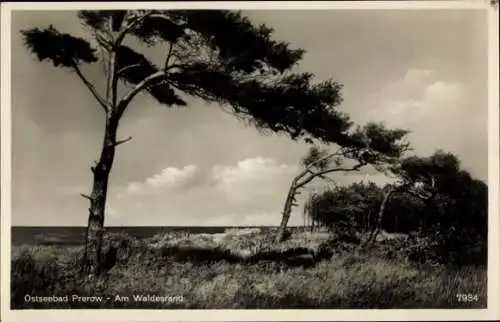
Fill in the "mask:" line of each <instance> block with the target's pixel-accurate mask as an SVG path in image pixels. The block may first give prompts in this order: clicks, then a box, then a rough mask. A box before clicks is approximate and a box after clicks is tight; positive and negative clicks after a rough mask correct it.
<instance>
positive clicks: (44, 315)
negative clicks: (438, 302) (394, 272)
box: [0, 0, 500, 322]
mask: <svg viewBox="0 0 500 322" xmlns="http://www.w3.org/2000/svg"><path fill="white" fill-rule="evenodd" d="M1 6H2V7H1V8H2V11H1V20H0V21H1V26H2V27H1V39H2V44H3V46H1V76H2V78H1V134H2V136H1V188H2V190H1V191H2V195H1V196H2V198H1V214H2V216H1V263H2V267H1V289H0V290H1V295H2V296H1V311H0V312H1V320H2V321H9V322H10V321H37V320H46V321H56V320H60V321H86V322H87V321H93V320H96V321H98V320H103V319H107V320H113V321H165V320H166V319H168V320H169V321H307V320H314V321H332V320H343V321H357V320H365V321H400V320H405V321H424V320H446V321H452V320H469V319H470V320H496V319H499V318H500V306H499V304H498V303H500V300H499V291H500V280H499V272H500V268H499V253H500V251H499V247H498V245H500V239H499V221H500V217H499V205H498V197H499V195H500V190H499V186H500V182H499V180H500V177H499V167H500V159H499V151H500V145H499V131H498V129H499V117H500V114H499V111H498V107H499V99H498V93H499V90H498V89H499V81H498V75H499V72H498V65H499V64H498V37H499V35H498V25H499V22H498V9H497V10H494V9H493V7H492V6H491V5H490V4H489V1H488V0H484V1H404V2H400V1H392V2H389V1H377V2H375V1H373V2H372V1H370V2H368V1H367V2H340V1H339V2H315V1H301V2H288V1H282V2H275V1H269V2H267V1H266V2H257V1H255V2H172V3H166V2H99V3H96V2H66V3H55V2H45V3H44V2H31V3H30V2H25V3H2V5H1ZM143 8H148V9H154V8H156V9H167V8H168V9H181V8H182V9H187V8H190V9H194V8H197V9H214V8H224V9H241V10H245V9H246V10H251V9H292V10H298V9H300V10H304V9H307V10H314V9H335V10H344V9H355V10H369V9H384V10H385V9H483V10H488V11H489V15H488V19H489V61H488V63H489V66H488V71H489V88H488V93H489V94H488V95H489V96H488V98H489V100H488V104H489V105H488V106H489V110H488V111H489V114H488V117H489V123H488V126H489V132H488V144H489V146H488V148H489V158H488V187H489V200H490V204H489V247H488V259H489V261H488V309H484V310H470V309H469V310H467V309H456V310H452V309H448V310H446V309H445V310H347V309H344V310H129V309H126V310H123V309H122V310H10V296H7V295H8V294H10V274H9V272H10V246H11V245H10V223H11V212H10V210H11V190H10V189H11V187H10V183H11V171H10V169H11V110H10V108H9V107H10V102H11V92H10V69H11V65H10V55H11V53H10V47H9V45H8V44H10V38H11V31H10V29H11V28H10V27H11V26H10V12H11V11H12V10H79V9H143Z"/></svg>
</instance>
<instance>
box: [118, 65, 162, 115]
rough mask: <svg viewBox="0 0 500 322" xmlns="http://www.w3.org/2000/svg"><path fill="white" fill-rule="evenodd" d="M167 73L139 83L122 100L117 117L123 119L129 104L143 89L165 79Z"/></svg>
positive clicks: (159, 73) (147, 78) (150, 77)
mask: <svg viewBox="0 0 500 322" xmlns="http://www.w3.org/2000/svg"><path fill="white" fill-rule="evenodd" d="M165 75H166V73H165V71H163V70H162V71H158V72H156V73H153V74H151V75H149V76H148V77H146V78H144V79H143V80H142V82H140V83H138V84H137V85H135V86H134V87H132V89H131V90H130V91H129V92H128V93H127V94H125V95H124V96H123V98H122V99H121V100H120V103H119V104H118V108H117V116H118V117H121V115H122V114H123V112H124V111H125V109H126V108H127V106H128V104H129V103H130V102H131V101H132V99H133V98H134V97H135V96H136V95H137V94H138V93H139V92H140V91H142V90H143V89H145V88H146V87H147V86H149V85H151V84H152V83H154V82H156V81H158V80H160V79H161V78H163V77H165Z"/></svg>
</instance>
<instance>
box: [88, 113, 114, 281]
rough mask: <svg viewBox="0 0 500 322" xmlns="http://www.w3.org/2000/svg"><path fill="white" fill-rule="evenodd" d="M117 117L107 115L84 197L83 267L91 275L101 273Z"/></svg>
mask: <svg viewBox="0 0 500 322" xmlns="http://www.w3.org/2000/svg"><path fill="white" fill-rule="evenodd" d="M117 129H118V117H115V116H113V115H108V116H107V117H106V128H105V134H104V142H103V146H102V150H101V155H100V157H99V160H98V162H97V163H96V165H95V166H94V167H91V170H92V173H93V185H92V193H91V195H90V196H84V197H86V198H87V199H89V200H90V208H89V219H88V226H87V233H86V237H85V255H84V265H85V269H86V271H88V273H90V274H91V275H98V274H100V273H101V247H102V236H103V232H104V213H105V208H106V197H107V192H108V181H109V173H110V171H111V167H112V165H113V160H114V157H115V149H116V145H117V144H116V132H117Z"/></svg>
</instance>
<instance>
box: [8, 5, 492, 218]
mask: <svg viewBox="0 0 500 322" xmlns="http://www.w3.org/2000/svg"><path fill="white" fill-rule="evenodd" d="M243 13H244V14H245V15H247V16H249V17H250V19H251V20H252V21H253V22H254V23H256V24H261V23H265V24H267V25H268V26H270V27H273V28H274V30H275V32H274V38H275V39H277V40H283V41H286V42H289V43H290V44H291V46H292V47H293V48H304V49H305V50H306V54H305V56H304V59H303V61H302V62H301V64H300V65H299V66H298V70H299V71H308V72H312V73H314V74H315V75H316V79H317V80H318V81H322V80H327V79H334V80H336V81H338V82H340V83H341V84H343V85H344V88H343V90H342V96H343V98H344V101H343V103H342V104H341V105H340V106H339V109H340V110H342V111H345V112H347V113H348V114H349V115H350V116H351V118H352V119H353V120H354V121H355V122H357V123H359V124H364V123H366V122H369V121H382V122H384V123H385V124H386V125H387V126H389V127H397V128H404V129H408V130H410V131H411V134H410V135H409V137H408V138H409V141H410V143H411V145H412V147H413V149H414V151H413V153H415V154H417V155H420V156H426V155H430V154H432V153H433V152H435V151H436V150H438V149H442V150H445V151H448V152H451V153H454V154H455V155H457V156H458V157H459V158H460V160H461V161H462V167H463V168H464V169H466V170H468V171H469V172H470V173H471V174H472V175H473V176H474V177H476V178H478V179H481V180H484V181H486V180H487V154H488V150H487V148H488V143H487V109H488V108H487V81H488V80H487V15H486V14H487V12H486V11H484V10H448V9H446V10H340V11H336V10H322V11H307V12H304V11H283V10H281V11H275V10H273V11H266V10H259V11H248V12H243ZM49 24H53V25H54V27H56V28H57V29H59V30H60V31H62V32H68V33H72V34H76V35H81V36H83V35H85V33H84V31H83V30H82V28H81V24H80V23H79V21H78V20H77V18H76V14H75V12H74V11H73V12H72V11H45V12H44V11H38V12H35V11H17V12H13V14H12V47H11V50H12V61H11V63H12V135H13V137H12V155H13V171H12V188H13V190H12V192H13V203H12V207H13V209H12V224H13V225H30V226H81V225H86V223H87V216H88V211H87V208H88V201H87V200H85V199H83V198H82V197H81V196H80V193H89V192H90V186H91V172H90V166H91V165H92V164H93V160H95V159H96V158H97V156H98V153H99V151H100V147H101V142H102V136H103V128H104V123H103V122H104V115H103V112H102V110H101V109H100V107H99V106H98V105H97V104H96V102H95V101H94V99H93V97H92V95H91V94H90V93H89V92H88V90H87V88H86V87H85V86H84V85H83V84H82V83H81V82H80V81H79V79H78V78H77V77H76V76H75V75H74V74H72V73H70V72H68V71H64V70H60V69H56V68H54V67H53V66H52V65H51V64H49V63H39V62H38V61H37V60H36V58H35V57H34V56H33V55H32V54H30V53H29V52H28V51H27V50H26V49H25V48H24V47H23V42H22V39H21V37H20V33H19V31H20V30H23V29H27V28H32V27H47V26H48V25H49ZM147 52H148V54H150V55H151V57H152V60H155V59H161V58H162V57H163V55H164V54H165V53H164V51H162V50H161V49H158V50H148V51H147ZM84 72H85V73H86V75H87V77H88V78H89V79H90V80H92V81H94V82H95V83H96V86H98V88H100V89H102V85H103V78H102V73H101V71H100V70H99V68H98V67H90V68H86V69H85V70H84ZM188 103H189V108H178V109H171V108H167V107H164V106H161V105H159V104H157V103H155V102H154V101H153V100H152V99H150V98H148V97H147V96H142V95H141V96H138V97H136V99H135V100H134V101H133V103H132V104H131V106H130V108H129V109H128V110H127V112H126V114H125V115H124V118H123V120H122V122H121V124H120V128H119V131H118V135H119V138H126V137H128V136H132V137H133V139H132V140H131V141H130V142H128V143H126V144H123V145H121V146H120V147H119V148H118V151H117V154H116V158H115V163H114V166H113V170H112V173H111V178H110V189H109V195H108V208H107V214H106V220H105V224H106V225H109V226H157V225H158V226H174V225H180V226H190V225H194V226H203V225H208V226H231V225H237V226H240V225H278V224H279V222H280V220H281V210H282V207H283V202H284V199H285V195H286V193H287V189H288V185H289V184H290V182H291V180H292V179H293V177H294V176H295V175H297V174H298V172H299V169H300V168H299V161H300V159H301V158H302V157H303V156H304V154H305V153H306V151H307V149H308V146H307V145H306V144H305V143H300V142H293V141H291V140H290V139H289V138H288V137H285V136H279V135H262V134H261V133H259V132H258V131H257V130H255V129H254V128H252V127H249V126H246V125H244V124H243V123H241V122H239V121H238V120H236V119H235V118H234V117H233V116H231V115H229V114H227V113H225V112H223V111H222V110H221V109H220V108H219V106H217V105H215V104H212V105H207V104H206V103H203V102H201V101H199V100H196V99H190V100H189V101H188ZM332 178H334V180H335V181H336V182H337V183H338V184H349V183H352V182H358V181H361V180H370V181H374V182H376V183H379V184H384V183H385V182H388V179H387V178H385V177H384V176H383V175H380V174H377V173H374V172H373V171H369V170H362V171H360V172H359V173H348V174H336V175H335V176H332ZM325 185H326V183H325V182H321V181H319V182H316V183H315V184H314V185H312V186H311V187H310V188H309V189H308V190H307V193H309V192H313V191H315V189H316V190H318V189H323V188H324V187H325ZM307 193H306V194H305V196H307ZM300 223H302V217H301V209H300V207H298V208H296V209H295V210H294V213H293V214H292V218H291V220H290V224H300Z"/></svg>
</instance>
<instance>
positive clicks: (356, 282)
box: [12, 232, 487, 309]
mask: <svg viewBox="0 0 500 322" xmlns="http://www.w3.org/2000/svg"><path fill="white" fill-rule="evenodd" d="M271 240H272V237H271V235H270V234H269V233H262V232H247V233H244V234H243V233H239V232H229V233H223V234H221V233H219V234H189V233H183V232H165V233H159V234H157V235H155V236H153V237H151V238H146V239H141V240H139V239H136V238H133V237H131V236H128V235H126V234H116V233H114V234H109V235H108V236H106V239H105V245H106V246H105V249H106V250H107V255H106V257H105V267H106V270H107V271H106V273H105V274H104V275H103V276H102V277H99V278H96V279H89V278H87V277H86V276H81V274H80V273H79V269H78V268H79V264H80V256H81V250H82V248H81V247H80V246H65V245H55V246H50V245H45V246H43V245H42V246H22V245H20V246H14V247H13V250H12V251H13V253H12V266H13V267H12V268H13V270H12V308H13V309H16V308H18V309H22V308H36V307H39V308H41V307H44V308H48V307H50V308H111V307H123V308H139V307H142V308H169V309H175V308H183V309H184V308H185V309H210V308H211V309H214V308H215V309H222V308H227V309H229V308H345V309H348V308H367V309H368V308H484V307H485V306H486V294H487V292H486V286H487V282H486V279H487V271H486V267H481V266H462V267H450V266H447V265H437V264H431V263H423V264H417V263H413V262H410V261H408V260H407V259H406V257H405V256H404V252H402V251H395V250H396V248H395V246H394V245H392V246H387V245H385V244H384V245H382V244H379V245H375V246H373V247H372V248H370V249H367V250H359V249H357V248H356V247H355V245H351V244H348V243H341V242H334V240H332V239H331V237H330V236H329V235H328V234H326V233H307V232H301V233H295V234H293V235H292V238H291V239H289V240H288V241H286V242H284V243H282V244H280V245H274V244H273V243H272V242H271ZM110 249H111V250H113V249H117V252H115V253H114V255H113V252H112V251H111V250H110ZM463 293H468V294H477V298H476V299H474V300H473V301H471V302H468V303H460V302H459V301H457V297H456V295H457V294H463ZM27 294H28V295H31V296H39V297H44V296H60V297H64V296H68V298H67V299H65V298H62V300H63V301H62V302H58V303H52V304H47V303H45V304H44V303H33V302H29V301H26V297H25V296H26V295H27ZM148 295H149V297H148ZM153 295H154V296H160V297H158V298H152V296H153ZM73 296H94V297H95V298H94V300H95V299H97V298H101V301H100V302H93V303H91V302H82V298H80V299H77V298H76V297H75V298H73ZM117 296H118V297H117ZM141 296H142V300H141V299H140V298H139V297H141Z"/></svg>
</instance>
